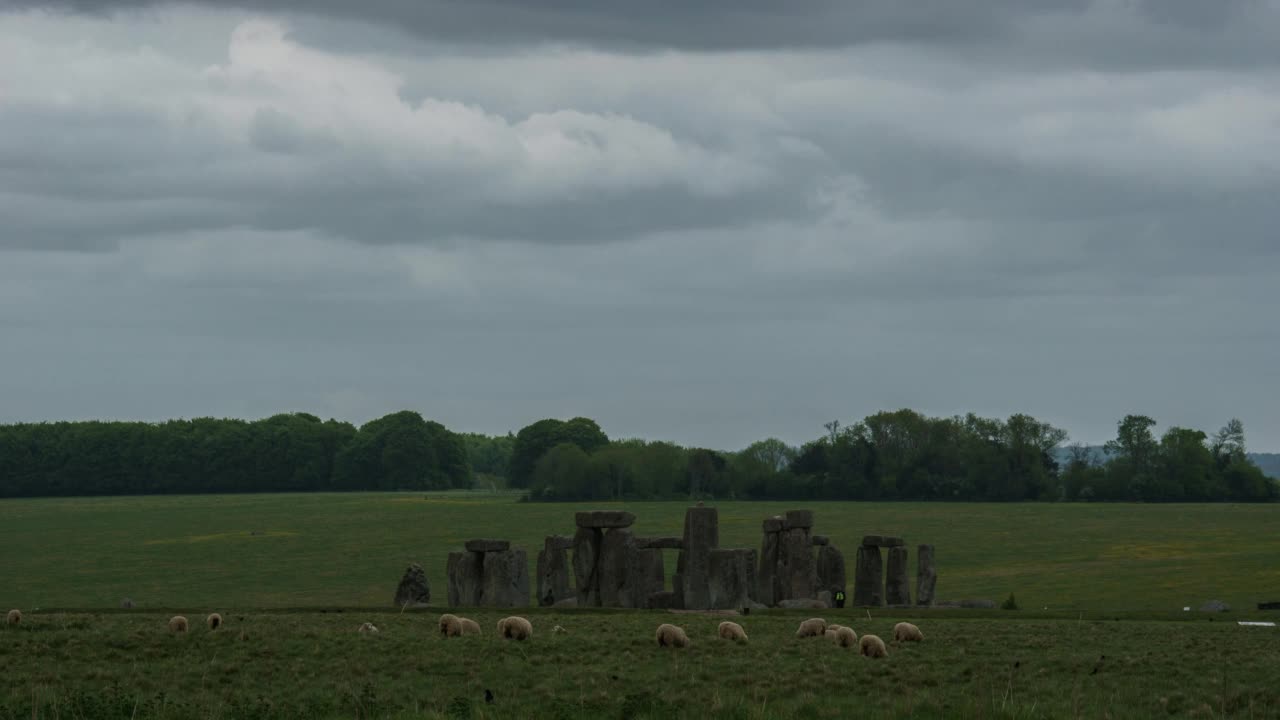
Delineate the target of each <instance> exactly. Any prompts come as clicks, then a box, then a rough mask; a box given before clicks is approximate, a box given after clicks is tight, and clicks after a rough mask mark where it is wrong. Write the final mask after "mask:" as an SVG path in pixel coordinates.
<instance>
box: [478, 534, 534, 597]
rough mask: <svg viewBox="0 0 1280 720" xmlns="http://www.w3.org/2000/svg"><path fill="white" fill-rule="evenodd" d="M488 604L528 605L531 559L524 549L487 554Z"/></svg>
mask: <svg viewBox="0 0 1280 720" xmlns="http://www.w3.org/2000/svg"><path fill="white" fill-rule="evenodd" d="M481 602H482V604H483V605H485V606H486V607H528V605H529V559H528V556H527V555H525V551H524V550H523V549H522V548H516V549H514V550H505V551H502V552H489V553H485V554H484V589H483V591H482V595H481Z"/></svg>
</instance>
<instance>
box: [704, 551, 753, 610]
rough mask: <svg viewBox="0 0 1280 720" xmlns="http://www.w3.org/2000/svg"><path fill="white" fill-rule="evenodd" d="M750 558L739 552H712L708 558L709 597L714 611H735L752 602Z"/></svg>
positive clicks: (710, 606) (710, 605)
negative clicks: (748, 561) (748, 560)
mask: <svg viewBox="0 0 1280 720" xmlns="http://www.w3.org/2000/svg"><path fill="white" fill-rule="evenodd" d="M747 559H748V556H747V555H746V554H745V553H742V552H739V551H738V550H712V551H711V552H710V553H709V554H708V556H707V573H708V574H707V597H708V601H709V605H708V607H709V608H710V609H712V610H734V609H738V608H743V607H746V606H747V605H748V603H749V602H750V597H749V595H748V591H747V583H748V582H749V581H750V580H749V577H750V573H749V572H748V570H747Z"/></svg>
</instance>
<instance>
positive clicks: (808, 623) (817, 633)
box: [796, 618, 827, 638]
mask: <svg viewBox="0 0 1280 720" xmlns="http://www.w3.org/2000/svg"><path fill="white" fill-rule="evenodd" d="M826 632H827V621H826V620H823V619H822V618H809V619H808V620H805V621H804V622H802V623H800V628H799V629H798V630H796V637H798V638H807V637H822V636H823V635H824V634H825V633H826Z"/></svg>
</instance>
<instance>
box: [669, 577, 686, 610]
mask: <svg viewBox="0 0 1280 720" xmlns="http://www.w3.org/2000/svg"><path fill="white" fill-rule="evenodd" d="M671 592H672V593H674V594H675V596H676V597H675V600H673V601H672V602H673V603H674V605H673V606H672V607H674V608H676V609H678V610H683V609H684V575H681V574H680V573H676V574H674V575H672V576H671Z"/></svg>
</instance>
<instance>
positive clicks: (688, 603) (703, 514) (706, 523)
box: [677, 507, 720, 610]
mask: <svg viewBox="0 0 1280 720" xmlns="http://www.w3.org/2000/svg"><path fill="white" fill-rule="evenodd" d="M719 544H720V514H719V512H718V511H717V510H716V509H715V508H712V507H691V508H689V509H688V510H686V511H685V515H684V549H683V550H681V551H680V557H679V560H678V561H677V570H678V571H679V572H680V574H681V575H683V576H684V588H683V595H682V597H681V605H682V606H683V607H684V609H686V610H706V609H708V608H710V607H711V594H710V593H711V591H710V586H709V579H708V574H709V569H708V563H709V560H708V557H709V555H710V553H711V551H712V550H714V549H715V548H716V547H717V546H719Z"/></svg>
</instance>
